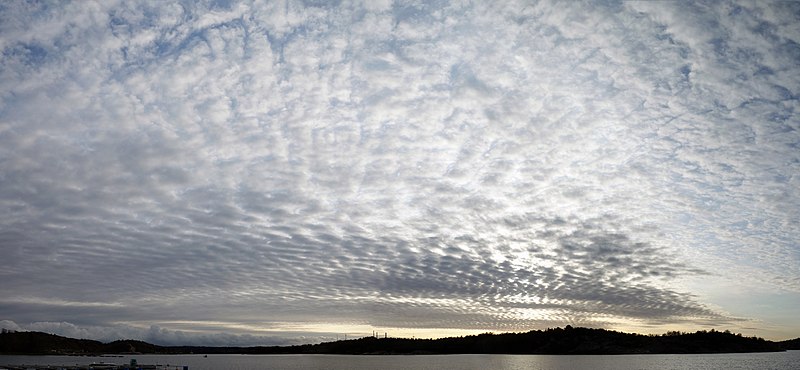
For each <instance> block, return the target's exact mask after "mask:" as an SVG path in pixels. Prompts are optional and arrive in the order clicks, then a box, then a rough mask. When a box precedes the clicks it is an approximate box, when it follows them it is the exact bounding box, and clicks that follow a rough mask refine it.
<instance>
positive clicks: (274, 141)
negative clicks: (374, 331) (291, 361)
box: [0, 1, 800, 345]
mask: <svg viewBox="0 0 800 370" xmlns="http://www.w3.org/2000/svg"><path fill="white" fill-rule="evenodd" d="M799 16H800V7H799V6H798V4H795V3H786V2H780V3H765V4H753V3H747V4H736V3H714V4H706V3H696V4H686V3H647V2H645V3H638V2H634V3H627V2H626V3H609V4H583V3H566V4H564V3H562V4H557V5H555V4H550V3H546V2H545V3H537V4H528V3H526V2H521V3H518V2H507V1H502V2H490V3H487V4H471V3H462V2H431V3H423V4H416V3H412V2H392V1H367V2H363V3H359V2H346V1H342V2H319V3H318V2H293V1H289V2H277V1H276V2H267V3H257V4H253V3H250V2H233V1H231V2H228V1H216V2H186V3H169V4H165V3H155V4H154V3H150V2H143V3H142V2H132V1H125V2H113V1H108V2H100V3H89V2H72V3H55V4H53V3H38V2H32V3H23V2H5V3H2V4H0V48H2V58H0V215H2V216H1V217H0V247H1V249H0V255H1V256H2V261H3V267H2V269H0V279H2V283H1V284H0V288H2V297H1V298H0V319H5V320H6V321H3V326H4V327H10V328H19V329H27V330H44V331H50V332H56V333H61V334H67V335H72V336H80V337H90V338H99V339H115V338H122V337H135V338H140V339H146V340H151V341H154V342H158V343H164V344H171V343H186V344H235V345H249V344H288V343H298V342H309V341H319V340H325V339H330V338H333V337H335V333H336V332H344V331H348V330H349V331H351V332H352V331H353V330H356V329H352V328H368V327H373V328H394V329H396V330H407V331H408V332H413V331H414V330H434V331H435V330H475V331H478V330H480V331H485V330H497V331H502V330H529V329H534V328H542V327H547V326H553V325H563V324H566V323H570V324H579V325H587V326H596V327H610V328H640V329H641V328H656V329H659V330H660V328H665V327H669V328H672V327H675V326H679V327H680V326H681V325H683V326H687V325H688V326H689V327H691V325H695V326H696V325H711V326H714V325H723V326H725V325H727V326H730V325H750V324H751V321H748V320H753V319H756V320H762V321H764V320H768V318H765V317H764V318H760V317H740V316H737V315H736V314H734V313H732V311H734V310H735V308H736V307H725V306H724V305H721V304H720V303H715V302H710V301H705V300H704V297H706V296H707V295H708V294H709V291H713V290H714V287H713V286H712V287H711V288H708V290H706V291H702V292H700V291H697V292H695V291H693V290H692V287H693V286H694V285H692V284H691V282H692V281H699V280H700V279H704V280H706V281H709V282H712V284H713V283H714V282H716V283H719V284H721V285H720V286H723V285H724V284H726V282H727V283H730V282H731V281H734V280H737V279H744V280H748V281H750V282H751V283H750V284H751V286H752V287H753V289H757V290H759V291H761V292H783V293H786V294H790V295H791V297H795V298H796V297H797V295H798V293H800V251H798V248H797V240H800V231H798V229H797V228H796V224H797V222H798V221H799V220H800V215H799V213H798V212H800V211H799V210H800V194H798V189H800V178H798V177H797V175H796V174H797V173H800V134H799V133H798V130H800V124H798V117H797V113H796V110H797V109H798V93H800V92H799V91H800V72H799V71H800V68H798V67H799V66H798V61H800V44H799V42H800V28H799V27H798V24H800V22H797V18H798V17H799ZM793 325H795V326H796V327H800V324H798V323H794V324H793ZM348 328H349V329H348ZM359 330H360V329H359ZM367 332H369V330H367Z"/></svg>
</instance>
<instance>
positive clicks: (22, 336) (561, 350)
mask: <svg viewBox="0 0 800 370" xmlns="http://www.w3.org/2000/svg"><path fill="white" fill-rule="evenodd" d="M787 349H800V338H798V339H793V340H790V341H783V342H772V341H768V340H764V339H762V338H756V337H744V336H742V335H741V334H733V333H730V332H728V331H725V332H720V331H715V330H711V331H698V332H695V333H679V332H670V333H667V334H663V335H640V334H629V333H621V332H617V331H610V330H604V329H589V328H572V327H570V326H567V327H566V328H563V329H562V328H555V329H547V330H533V331H529V332H526V333H505V334H491V333H486V334H480V335H470V336H465V337H453V338H442V339H407V338H374V337H366V338H360V339H353V340H341V341H335V342H325V343H320V344H306V345H299V346H285V347H281V346H274V347H197V346H171V347H167V346H158V345H154V344H150V343H146V342H142V341H136V340H120V341H114V342H111V343H102V342H98V341H94V340H86V339H72V338H65V337H61V336H57V335H53V334H46V333H39V332H5V333H2V334H0V353H2V354H39V355H54V354H70V355H89V354H96V355H97V354H125V353H143V354H186V353H198V354H200V353H207V354H462V353H472V354H647V353H732V352H773V351H784V350H787Z"/></svg>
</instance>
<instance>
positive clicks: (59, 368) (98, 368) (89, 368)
mask: <svg viewBox="0 0 800 370" xmlns="http://www.w3.org/2000/svg"><path fill="white" fill-rule="evenodd" d="M0 370H189V367H188V366H175V365H134V366H131V365H129V364H126V365H117V364H106V363H102V364H89V365H69V366H63V365H0Z"/></svg>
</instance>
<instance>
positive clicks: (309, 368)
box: [0, 351, 800, 370]
mask: <svg viewBox="0 0 800 370" xmlns="http://www.w3.org/2000/svg"><path fill="white" fill-rule="evenodd" d="M131 358H135V359H136V360H137V362H138V363H139V364H148V365H156V364H158V365H170V366H171V367H170V369H176V368H177V369H182V368H183V366H188V367H189V370H273V369H280V370H345V369H346V370H367V369H380V370H401V369H402V370H411V369H413V370H441V369H464V370H486V369H497V370H523V369H524V370H538V369H541V370H549V369H553V370H562V369H597V370H606V369H608V370H611V369H614V370H628V369H631V370H632V369H676V370H683V369H686V370H689V369H692V370H707V369H748V370H749V369H759V370H761V369H775V370H784V369H785V370H789V369H798V366H800V365H798V364H800V351H787V352H775V353H726V354H700V355H598V356H595V355H562V356H559V355H430V356H428V355H424V356H423V355H419V356H347V355H209V356H208V357H203V355H169V356H158V355H136V356H126V357H121V358H117V357H114V358H109V357H74V356H0V367H2V366H3V365H23V364H27V365H64V366H67V365H87V364H89V363H92V362H109V363H117V364H126V363H129V362H130V359H131Z"/></svg>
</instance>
